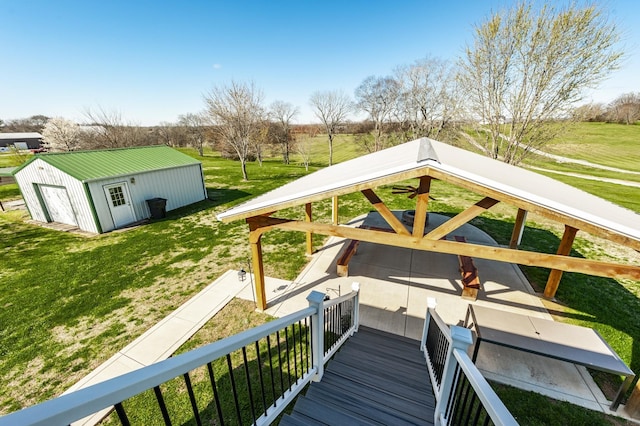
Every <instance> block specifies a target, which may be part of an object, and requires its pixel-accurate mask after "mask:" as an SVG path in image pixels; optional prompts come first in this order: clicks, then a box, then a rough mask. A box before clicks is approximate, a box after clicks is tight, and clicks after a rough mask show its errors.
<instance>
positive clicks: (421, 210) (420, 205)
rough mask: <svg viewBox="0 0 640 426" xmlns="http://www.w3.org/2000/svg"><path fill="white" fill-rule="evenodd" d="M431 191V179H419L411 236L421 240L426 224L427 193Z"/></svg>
mask: <svg viewBox="0 0 640 426" xmlns="http://www.w3.org/2000/svg"><path fill="white" fill-rule="evenodd" d="M430 190H431V178H430V177H429V176H421V177H420V185H419V186H418V196H417V199H416V214H415V216H414V218H413V236H414V237H419V238H422V236H423V235H424V229H425V228H426V223H427V212H428V207H429V191H430Z"/></svg>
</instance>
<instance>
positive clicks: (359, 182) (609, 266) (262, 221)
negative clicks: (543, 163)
mask: <svg viewBox="0 0 640 426" xmlns="http://www.w3.org/2000/svg"><path fill="white" fill-rule="evenodd" d="M409 179H416V180H417V184H416V186H415V187H408V189H407V190H408V191H413V192H414V195H415V197H414V198H415V201H416V204H415V219H414V223H413V226H412V230H411V231H410V230H409V228H408V227H407V226H406V225H405V224H404V223H403V222H402V221H401V220H399V219H398V218H397V217H396V215H394V214H393V212H392V211H391V210H390V209H389V208H388V206H387V205H386V204H385V203H384V202H383V200H381V199H380V198H379V197H378V195H376V193H375V189H376V188H377V187H379V186H381V185H392V184H397V183H400V182H405V181H407V180H409ZM434 179H438V180H441V181H444V182H448V183H450V184H453V185H456V186H459V187H461V188H465V189H467V190H470V191H472V192H474V193H476V194H478V195H479V196H480V197H481V198H480V200H479V201H477V202H476V203H475V204H473V205H470V206H468V207H467V208H466V209H465V210H463V211H462V212H461V213H459V214H457V215H456V216H454V217H452V218H451V219H449V220H448V221H446V222H445V223H443V224H442V225H440V226H439V227H437V228H436V229H433V230H432V231H430V232H428V233H426V234H425V220H426V216H427V213H428V207H429V194H430V188H431V182H432V180H434ZM355 192H361V193H362V194H363V195H364V196H365V197H366V198H367V200H369V202H370V203H371V205H372V206H373V208H375V209H376V210H377V211H378V212H379V213H380V215H381V216H382V217H383V218H384V219H385V221H386V222H387V224H388V227H389V230H384V229H379V228H375V229H365V228H353V227H349V226H344V225H340V224H339V223H338V214H337V212H338V197H340V196H343V195H346V194H351V193H355ZM327 199H332V206H333V215H332V216H333V217H332V223H330V224H329V223H320V222H317V221H314V220H313V209H312V205H313V203H314V202H318V201H322V200H327ZM498 203H506V204H509V205H511V206H514V207H516V208H517V213H516V217H515V224H514V227H513V232H512V237H511V242H510V244H509V247H495V246H485V245H479V244H471V243H467V242H461V241H450V240H445V239H442V237H444V236H445V235H447V234H449V233H450V232H452V231H454V230H455V229H457V228H459V227H460V226H462V225H464V224H465V223H467V222H469V221H470V220H471V219H473V218H475V217H476V216H479V215H480V214H482V213H483V212H485V211H486V210H488V209H490V208H491V207H493V206H495V205H496V204H498ZM301 206H304V212H305V220H304V221H303V220H294V219H288V218H282V217H276V216H275V214H276V213H277V212H279V211H281V210H284V209H287V208H292V207H301ZM528 212H532V213H535V214H538V215H541V216H543V217H545V218H547V219H550V220H552V221H555V222H557V223H559V224H561V225H564V235H563V237H562V239H561V241H560V244H559V246H558V249H557V252H556V254H555V255H554V254H548V253H538V252H532V251H524V250H519V249H518V244H519V241H520V239H521V236H522V233H523V232H524V230H525V222H526V218H527V213H528ZM218 219H219V220H221V221H223V222H231V221H236V220H241V219H244V220H246V222H247V223H248V225H249V230H250V233H249V242H250V245H251V253H252V264H253V268H254V273H255V287H256V295H257V307H258V309H266V307H267V303H266V297H265V286H264V269H263V256H262V246H261V237H262V235H263V234H264V233H265V232H267V231H269V230H272V229H282V230H289V231H299V232H304V233H306V235H307V243H306V248H307V253H308V254H311V253H312V236H313V234H320V235H328V236H337V237H343V238H348V239H352V240H358V241H367V242H372V243H378V244H386V245H390V246H397V247H405V248H411V249H416V250H426V251H434V252H441V253H449V254H454V255H458V256H468V257H474V258H481V259H489V260H496V261H502V262H510V263H514V264H520V265H528V266H538V267H544V268H549V269H551V272H550V274H549V277H548V280H547V284H546V287H545V290H544V297H546V298H553V297H554V295H555V293H556V291H557V289H558V285H559V283H560V279H561V277H562V273H563V272H564V271H568V272H579V273H584V274H588V275H595V276H602V277H610V278H628V279H632V280H640V266H639V265H633V264H622V263H614V262H608V261H597V260H590V259H583V258H578V257H572V256H569V255H570V253H571V247H572V245H573V241H574V238H575V236H576V234H577V232H578V231H583V232H586V233H589V234H592V235H596V236H598V237H601V238H604V239H606V240H609V241H612V242H615V243H618V244H621V245H623V246H626V247H630V248H632V249H634V250H636V251H640V215H638V214H636V213H635V212H633V211H630V210H628V209H625V208H622V207H620V206H618V205H615V204H613V203H610V202H608V201H606V200H603V199H601V198H599V197H596V196H594V195H591V194H588V193H586V192H584V191H581V190H579V189H576V188H574V187H572V186H569V185H566V184H564V183H561V182H558V181H556V180H554V179H551V178H548V177H546V176H543V175H540V174H538V173H534V172H531V171H528V170H525V169H523V168H520V167H516V166H512V165H509V164H505V163H503V162H501V161H497V160H494V159H490V158H487V157H484V156H482V155H478V154H475V153H472V152H469V151H466V150H464V149H460V148H456V147H454V146H451V145H447V144H444V143H442V142H438V141H435V140H432V139H427V138H421V139H417V140H414V141H411V142H408V143H405V144H402V145H398V146H395V147H392V148H388V149H385V150H382V151H378V152H375V153H372V154H368V155H364V156H362V157H359V158H356V159H353V160H350V161H346V162H344V163H340V164H337V165H334V166H331V167H327V168H325V169H322V170H319V171H317V172H315V173H312V174H309V175H307V176H305V177H302V178H300V179H297V180H295V181H293V182H290V183H288V184H286V185H284V186H282V187H280V188H277V189H275V190H274V191H271V192H268V193H266V194H263V195H261V196H258V197H256V198H254V199H252V200H250V201H248V202H246V203H243V204H240V205H238V206H236V207H233V208H232V209H229V210H227V211H225V212H223V213H220V214H219V215H218ZM388 231H391V232H388Z"/></svg>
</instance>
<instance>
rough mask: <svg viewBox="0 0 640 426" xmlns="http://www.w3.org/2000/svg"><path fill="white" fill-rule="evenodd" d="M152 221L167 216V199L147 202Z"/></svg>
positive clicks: (154, 199)
mask: <svg viewBox="0 0 640 426" xmlns="http://www.w3.org/2000/svg"><path fill="white" fill-rule="evenodd" d="M147 205H148V206H149V212H150V213H151V219H162V218H164V217H166V216H167V208H166V207H167V200H166V199H165V198H151V199H149V200H147Z"/></svg>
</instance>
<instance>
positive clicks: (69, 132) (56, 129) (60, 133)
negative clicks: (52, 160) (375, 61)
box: [42, 117, 81, 152]
mask: <svg viewBox="0 0 640 426" xmlns="http://www.w3.org/2000/svg"><path fill="white" fill-rule="evenodd" d="M80 133H81V131H80V127H78V125H77V124H76V123H74V122H72V121H69V120H66V119H64V118H62V117H54V118H50V119H49V120H48V121H47V123H46V124H45V125H44V128H43V129H42V141H43V142H44V146H45V148H46V149H48V150H49V151H52V152H56V151H75V150H77V149H78V148H80V142H81V140H80Z"/></svg>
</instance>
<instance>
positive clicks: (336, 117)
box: [309, 91, 352, 166]
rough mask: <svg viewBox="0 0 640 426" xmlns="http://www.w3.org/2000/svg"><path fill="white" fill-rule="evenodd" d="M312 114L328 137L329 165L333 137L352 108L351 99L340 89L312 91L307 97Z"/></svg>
mask: <svg viewBox="0 0 640 426" xmlns="http://www.w3.org/2000/svg"><path fill="white" fill-rule="evenodd" d="M309 104H310V105H311V106H312V107H313V109H314V114H315V116H316V117H318V119H319V120H320V121H321V122H322V124H323V125H324V127H325V130H326V132H327V136H328V137H329V165H330V166H331V165H332V164H333V138H334V137H335V135H336V134H337V132H338V129H339V127H340V125H341V124H343V123H344V122H345V121H346V119H347V116H348V114H349V112H350V111H351V110H352V104H351V99H349V96H347V95H346V94H344V93H342V92H340V91H325V92H314V93H313V94H312V95H311V98H310V99H309Z"/></svg>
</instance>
